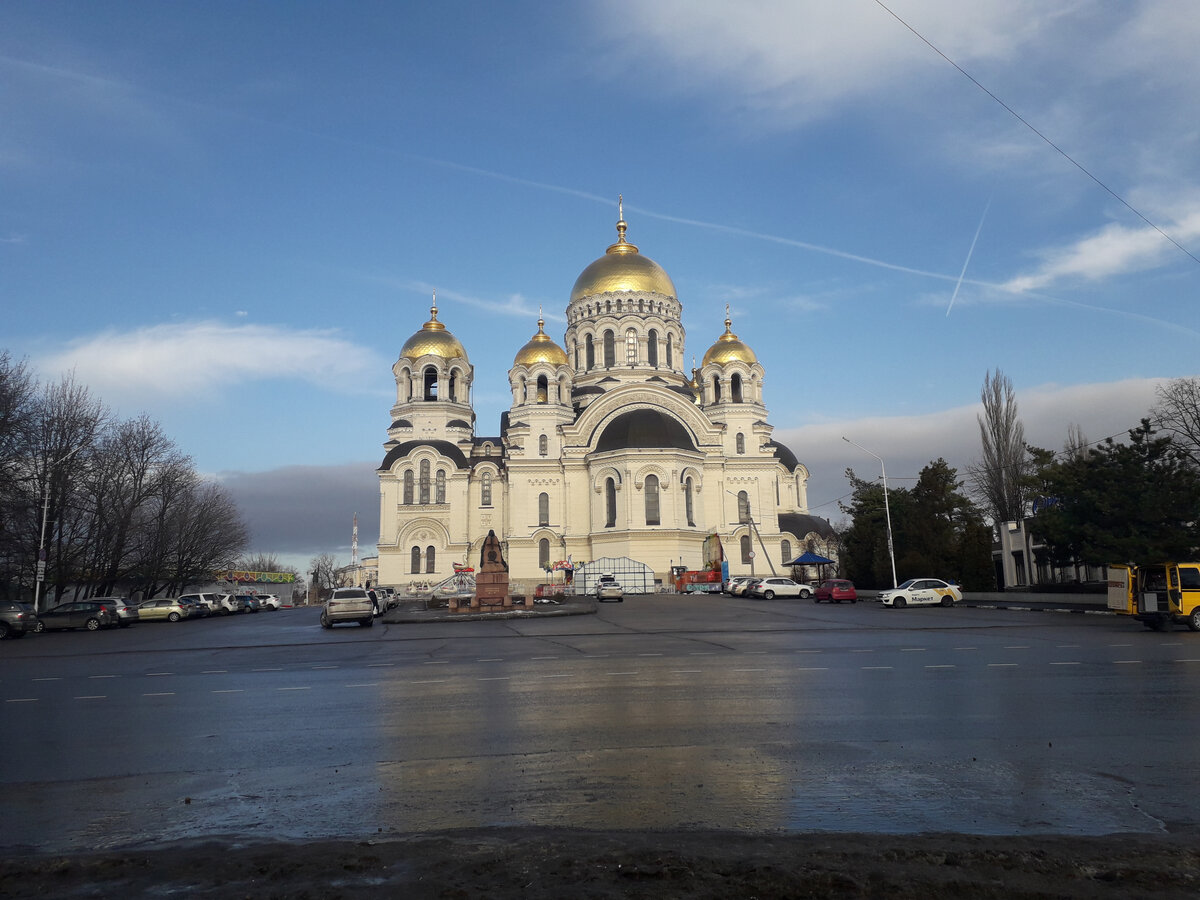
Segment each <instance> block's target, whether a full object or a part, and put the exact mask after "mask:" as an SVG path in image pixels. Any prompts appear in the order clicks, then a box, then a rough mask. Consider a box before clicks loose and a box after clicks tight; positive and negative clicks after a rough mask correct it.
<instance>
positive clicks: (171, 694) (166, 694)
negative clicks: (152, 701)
mask: <svg viewBox="0 0 1200 900" xmlns="http://www.w3.org/2000/svg"><path fill="white" fill-rule="evenodd" d="M142 696H143V697H174V696H175V692H174V691H157V692H155V693H152V694H142Z"/></svg>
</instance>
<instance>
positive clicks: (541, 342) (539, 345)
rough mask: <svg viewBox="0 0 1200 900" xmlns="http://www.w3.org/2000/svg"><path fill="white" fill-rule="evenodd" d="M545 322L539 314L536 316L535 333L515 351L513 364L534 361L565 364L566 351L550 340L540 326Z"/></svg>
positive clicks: (528, 364)
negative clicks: (536, 325)
mask: <svg viewBox="0 0 1200 900" xmlns="http://www.w3.org/2000/svg"><path fill="white" fill-rule="evenodd" d="M545 324H546V323H545V321H543V319H542V317H541V316H538V330H537V334H535V335H534V336H533V337H531V338H530V339H529V343H527V344H526V345H525V346H524V347H522V348H521V349H520V350H518V351H517V358H516V359H514V360H513V366H514V367H516V366H532V365H533V364H534V363H540V362H546V363H550V365H552V366H565V365H567V351H566V350H564V349H563V348H562V347H560V346H558V344H556V343H554V341H553V340H551V338H550V336H549V335H548V334H546V332H545V331H543V330H542V326H544V325H545Z"/></svg>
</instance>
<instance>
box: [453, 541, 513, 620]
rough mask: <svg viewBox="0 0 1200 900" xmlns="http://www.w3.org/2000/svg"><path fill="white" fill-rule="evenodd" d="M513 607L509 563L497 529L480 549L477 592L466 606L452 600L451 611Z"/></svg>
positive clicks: (476, 581)
mask: <svg viewBox="0 0 1200 900" xmlns="http://www.w3.org/2000/svg"><path fill="white" fill-rule="evenodd" d="M500 609H512V595H511V594H509V592H508V563H506V562H505V561H504V554H503V552H502V551H501V549H500V539H499V538H498V537H496V532H495V531H489V532H488V536H487V537H486V538H484V540H483V549H481V550H480V551H479V568H478V569H477V570H476V572H475V594H474V596H473V597H471V599H470V601H469V603H468V604H467V605H465V606H463V605H460V604H458V603H457V602H456V601H455V600H453V599H452V600H451V601H450V611H451V612H464V611H467V610H480V611H484V612H486V611H488V610H500Z"/></svg>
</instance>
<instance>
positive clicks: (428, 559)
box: [425, 545, 437, 575]
mask: <svg viewBox="0 0 1200 900" xmlns="http://www.w3.org/2000/svg"><path fill="white" fill-rule="evenodd" d="M436 555H437V551H436V550H434V549H433V546H432V545H431V546H429V547H426V548H425V574H426V575H429V574H432V573H433V572H436V571H437V564H436V562H435V561H434V560H435V557H436Z"/></svg>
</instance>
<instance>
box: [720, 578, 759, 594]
mask: <svg viewBox="0 0 1200 900" xmlns="http://www.w3.org/2000/svg"><path fill="white" fill-rule="evenodd" d="M757 580H758V579H757V578H756V577H755V576H753V575H730V576H729V580H728V581H726V582H725V583H724V584H723V585H721V593H723V594H728V595H729V596H730V597H736V596H737V595H738V593H740V592H739V591H738V590H737V588H738V586H739V585H741V586H742V591H745V589H746V588H745V585H746V583H747V582H750V581H757Z"/></svg>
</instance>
